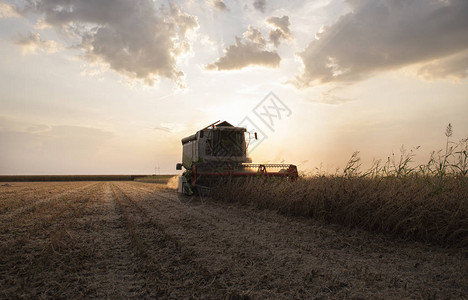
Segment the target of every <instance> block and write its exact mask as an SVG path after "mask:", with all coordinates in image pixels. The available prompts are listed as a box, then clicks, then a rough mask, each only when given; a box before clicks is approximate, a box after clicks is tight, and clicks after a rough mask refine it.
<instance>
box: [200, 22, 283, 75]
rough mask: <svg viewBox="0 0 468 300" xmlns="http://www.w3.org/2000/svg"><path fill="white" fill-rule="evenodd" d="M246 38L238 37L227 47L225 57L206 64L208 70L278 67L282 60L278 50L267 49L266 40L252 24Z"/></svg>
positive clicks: (245, 33)
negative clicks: (252, 66)
mask: <svg viewBox="0 0 468 300" xmlns="http://www.w3.org/2000/svg"><path fill="white" fill-rule="evenodd" d="M243 36H244V38H243V39H241V38H239V37H236V43H235V44H234V45H231V46H229V47H227V48H226V50H225V54H224V56H223V57H221V58H219V59H218V60H217V61H216V62H214V63H212V64H210V65H208V66H206V69H208V70H239V69H242V68H245V67H247V66H251V65H255V66H264V67H269V68H277V67H278V66H279V63H280V61H281V58H280V57H279V55H278V53H276V51H268V50H266V40H265V38H264V37H263V36H262V34H261V33H260V31H259V30H258V29H256V28H254V27H252V26H249V29H248V30H247V31H246V32H244V35H243Z"/></svg>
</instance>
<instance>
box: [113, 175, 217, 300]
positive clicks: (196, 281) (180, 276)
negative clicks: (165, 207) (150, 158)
mask: <svg viewBox="0 0 468 300" xmlns="http://www.w3.org/2000/svg"><path fill="white" fill-rule="evenodd" d="M113 189H114V195H116V199H118V200H117V201H118V203H119V206H120V207H121V209H122V214H123V215H124V216H125V217H124V218H125V223H126V225H127V228H129V231H130V232H131V235H132V244H133V246H134V248H135V251H136V253H137V255H138V256H139V257H141V258H142V260H143V261H144V263H143V265H144V266H145V271H146V274H147V280H148V287H150V290H151V292H152V296H157V297H163V298H167V297H169V298H193V297H195V298H199V297H206V296H208V298H214V299H217V298H220V297H222V296H224V295H225V291H226V289H225V287H224V286H223V285H221V284H220V283H219V282H218V281H217V277H216V274H212V273H210V272H209V271H208V270H207V269H206V267H205V266H204V265H203V264H200V263H199V262H198V257H197V255H196V253H194V252H193V251H192V250H191V249H188V248H186V247H185V246H184V245H183V244H182V243H181V242H180V241H179V239H178V238H177V237H176V236H173V235H171V234H170V233H168V232H167V231H166V228H165V225H164V224H163V223H161V222H159V221H158V220H157V218H155V216H153V215H152V214H151V211H150V210H148V209H147V208H146V207H144V206H142V205H141V203H139V202H137V201H135V200H134V199H133V197H132V196H129V195H128V194H127V193H126V192H125V191H124V189H123V188H121V187H120V186H119V184H113Z"/></svg>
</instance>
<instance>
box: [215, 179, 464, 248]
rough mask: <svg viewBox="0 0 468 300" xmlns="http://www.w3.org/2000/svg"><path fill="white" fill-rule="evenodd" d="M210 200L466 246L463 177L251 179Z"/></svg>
mask: <svg viewBox="0 0 468 300" xmlns="http://www.w3.org/2000/svg"><path fill="white" fill-rule="evenodd" d="M212 195H213V198H214V199H217V200H219V201H226V202H241V203H244V204H249V205H253V206H255V207H258V208H266V209H273V210H277V211H278V212H279V213H282V214H285V215H290V216H303V217H312V218H316V219H320V220H323V221H325V222H330V223H338V224H342V225H345V226H349V227H358V228H363V229H367V230H370V231H373V232H382V233H388V234H391V235H395V236H397V237H400V238H405V239H413V240H419V241H423V242H430V243H434V244H439V245H444V246H461V247H466V246H468V178H466V177H445V178H444V179H443V182H440V179H439V178H436V177H427V176H425V177H418V176H408V177H404V178H397V177H381V178H379V177H375V178H367V177H347V176H331V175H330V176H314V177H304V178H300V179H299V180H298V181H296V182H289V181H278V180H271V179H270V180H265V179H260V178H257V179H253V180H250V181H247V182H242V183H231V184H230V185H227V186H222V187H218V188H215V189H214V190H213V192H212Z"/></svg>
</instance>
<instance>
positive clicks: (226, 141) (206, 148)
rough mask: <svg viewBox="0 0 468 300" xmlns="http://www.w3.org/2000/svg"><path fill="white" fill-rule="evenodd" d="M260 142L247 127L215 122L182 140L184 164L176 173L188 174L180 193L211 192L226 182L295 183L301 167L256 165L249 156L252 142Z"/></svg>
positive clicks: (184, 176) (183, 177)
mask: <svg viewBox="0 0 468 300" xmlns="http://www.w3.org/2000/svg"><path fill="white" fill-rule="evenodd" d="M253 138H255V139H256V138H257V134H256V133H253V134H251V133H249V132H247V130H246V129H245V128H244V127H235V126H233V125H231V124H230V123H228V122H226V121H224V122H220V121H218V122H215V123H213V124H210V125H208V126H207V127H205V128H203V129H201V130H199V131H197V132H196V133H195V134H193V135H190V136H188V137H185V138H183V139H182V163H178V164H177V167H176V169H177V170H182V167H184V169H185V171H184V173H183V174H182V175H181V176H180V177H179V186H178V191H179V192H181V193H184V194H188V195H191V194H193V193H196V192H201V191H205V190H209V188H210V187H211V186H213V185H214V184H217V183H219V182H220V181H222V180H224V179H231V178H242V177H253V176H270V177H273V176H274V177H283V178H289V179H291V180H295V179H296V178H297V177H298V173H297V167H296V166H295V165H290V164H252V163H251V162H252V159H251V158H249V157H248V156H247V149H248V145H249V143H250V140H251V139H253Z"/></svg>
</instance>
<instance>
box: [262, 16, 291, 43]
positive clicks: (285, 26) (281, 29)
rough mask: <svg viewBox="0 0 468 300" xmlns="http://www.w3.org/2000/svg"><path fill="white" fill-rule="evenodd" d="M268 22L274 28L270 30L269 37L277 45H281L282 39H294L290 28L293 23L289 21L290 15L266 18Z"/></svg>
mask: <svg viewBox="0 0 468 300" xmlns="http://www.w3.org/2000/svg"><path fill="white" fill-rule="evenodd" d="M266 22H267V24H269V25H270V26H272V27H273V28H274V29H273V30H271V31H270V34H269V35H268V38H269V39H270V41H271V42H272V43H273V44H274V45H275V47H278V46H279V44H280V39H285V40H291V39H293V36H292V34H291V30H290V29H289V26H290V25H291V23H289V17H288V16H282V17H281V18H280V17H270V18H268V19H267V20H266Z"/></svg>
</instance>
